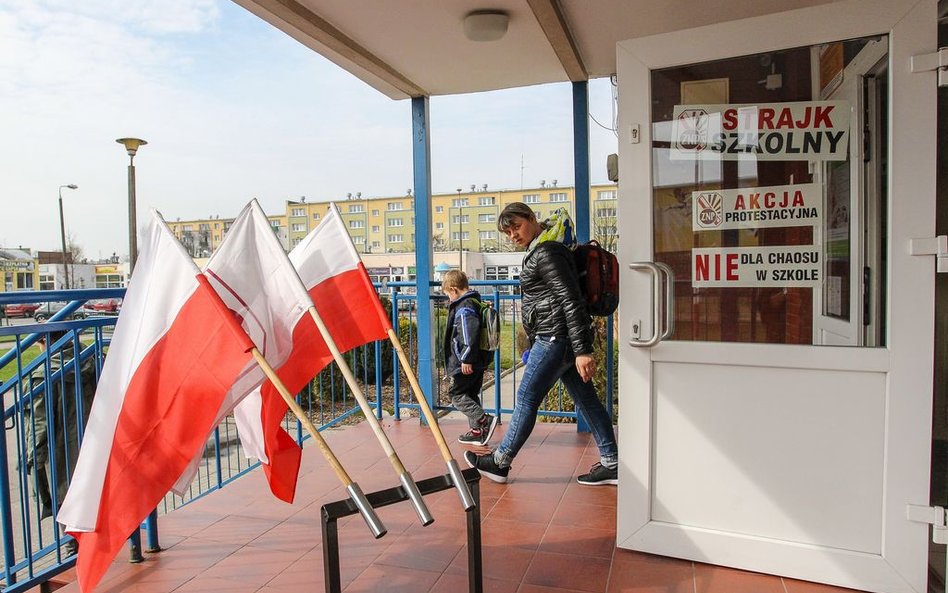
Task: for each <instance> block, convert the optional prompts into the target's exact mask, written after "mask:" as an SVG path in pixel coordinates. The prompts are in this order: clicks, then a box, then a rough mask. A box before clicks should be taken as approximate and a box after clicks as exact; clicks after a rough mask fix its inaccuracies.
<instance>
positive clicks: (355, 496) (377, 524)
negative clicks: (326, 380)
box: [251, 348, 387, 539]
mask: <svg viewBox="0 0 948 593" xmlns="http://www.w3.org/2000/svg"><path fill="white" fill-rule="evenodd" d="M251 352H252V354H253V357H254V360H256V361H257V364H258V365H260V368H261V369H263V372H264V374H266V376H267V378H268V379H269V380H270V382H271V383H273V386H274V387H276V389H277V391H279V392H280V395H281V396H283V401H285V402H286V405H287V406H289V407H290V409H291V410H292V411H293V414H295V415H296V418H297V419H298V420H299V421H300V422H301V423H302V424H303V426H305V427H306V431H307V432H309V434H310V436H311V437H313V440H314V441H315V442H316V445H317V446H318V447H319V451H320V452H321V453H322V454H323V457H325V458H326V461H328V462H329V465H330V467H332V469H333V471H334V472H336V476H337V477H338V478H339V481H341V482H342V484H343V486H345V487H346V492H347V493H348V494H349V498H350V499H352V502H353V503H354V504H355V506H356V508H357V509H359V513H361V514H362V518H363V519H365V523H366V525H368V526H369V529H370V530H371V531H372V535H374V536H375V538H376V539H378V538H380V537H382V536H383V535H385V533H386V532H387V530H386V529H385V526H384V525H382V521H381V520H380V519H379V518H378V515H376V514H375V509H373V508H372V505H371V504H369V501H368V499H367V498H366V497H365V494H364V493H363V492H362V489H361V488H359V485H358V484H356V483H355V482H353V481H352V478H350V477H349V474H348V472H346V470H345V468H344V467H342V464H341V463H340V462H339V459H338V458H337V457H336V455H335V453H333V452H332V449H330V448H329V444H328V443H326V440H325V439H324V438H323V435H322V434H321V433H320V432H319V431H318V430H316V427H315V426H314V425H313V423H312V422H311V421H310V419H309V417H308V416H307V415H306V412H304V411H303V408H301V407H300V405H299V404H298V403H296V398H295V397H294V396H293V395H292V394H291V393H290V392H289V390H287V388H286V386H285V385H284V384H283V381H281V380H280V378H279V377H278V376H277V375H276V373H275V372H274V371H273V367H271V366H270V363H268V362H267V359H266V358H264V357H263V355H262V354H260V351H259V350H257V349H256V348H254V349H253V350H252V351H251Z"/></svg>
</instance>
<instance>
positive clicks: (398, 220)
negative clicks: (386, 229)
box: [388, 218, 405, 226]
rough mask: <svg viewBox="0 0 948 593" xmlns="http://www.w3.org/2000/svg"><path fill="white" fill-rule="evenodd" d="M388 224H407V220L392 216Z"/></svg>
mask: <svg viewBox="0 0 948 593" xmlns="http://www.w3.org/2000/svg"><path fill="white" fill-rule="evenodd" d="M388 226H405V221H404V220H403V219H401V218H392V219H390V220H389V221H388Z"/></svg>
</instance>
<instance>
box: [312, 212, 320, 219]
mask: <svg viewBox="0 0 948 593" xmlns="http://www.w3.org/2000/svg"><path fill="white" fill-rule="evenodd" d="M313 220H319V212H313Z"/></svg>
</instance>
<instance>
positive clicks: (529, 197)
mask: <svg viewBox="0 0 948 593" xmlns="http://www.w3.org/2000/svg"><path fill="white" fill-rule="evenodd" d="M523 203H524V204H539V203H540V194H524V195H523Z"/></svg>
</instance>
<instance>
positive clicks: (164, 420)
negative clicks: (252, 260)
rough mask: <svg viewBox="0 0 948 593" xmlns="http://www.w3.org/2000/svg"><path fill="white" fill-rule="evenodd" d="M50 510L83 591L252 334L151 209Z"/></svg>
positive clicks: (208, 423) (184, 458)
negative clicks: (66, 480)
mask: <svg viewBox="0 0 948 593" xmlns="http://www.w3.org/2000/svg"><path fill="white" fill-rule="evenodd" d="M142 239H143V240H142V241H141V255H140V258H139V260H138V263H137V266H136V268H135V273H134V276H133V277H132V279H131V281H130V282H129V286H128V291H127V293H126V295H125V300H124V302H123V305H122V313H121V315H120V316H119V319H118V322H117V323H116V326H115V333H114V334H113V337H112V341H111V345H110V346H109V354H108V356H107V357H106V359H105V365H104V366H103V369H102V375H101V378H100V380H99V384H98V388H97V389H96V395H95V400H94V403H93V406H92V410H91V411H90V414H89V422H88V425H87V427H86V430H85V435H84V439H83V443H82V448H81V450H80V452H79V459H78V462H77V465H76V470H75V473H74V475H73V477H72V481H71V484H70V487H69V491H68V493H67V494H66V497H65V500H64V501H63V505H62V508H61V509H60V511H59V514H58V515H57V517H56V520H57V521H58V522H59V523H62V524H63V525H64V526H65V530H66V532H67V533H69V534H71V535H72V536H73V537H75V538H76V539H77V540H78V542H79V556H78V560H77V563H76V568H77V572H78V579H79V586H80V588H81V590H82V591H83V592H84V593H88V592H90V591H92V589H93V588H94V587H95V586H96V584H97V583H98V582H99V581H100V580H101V578H102V576H103V575H104V574H105V571H106V570H107V569H108V566H109V564H110V563H111V562H112V560H113V559H114V558H115V556H116V554H117V553H118V551H119V550H120V549H121V548H122V546H123V544H124V543H125V541H126V540H127V538H128V537H129V535H131V533H132V532H133V530H135V529H136V528H137V527H138V525H139V524H140V523H141V521H142V520H143V519H144V518H145V517H146V516H147V515H148V513H149V512H150V511H152V510H153V509H154V508H155V507H156V506H157V505H158V503H159V502H160V501H161V499H162V498H163V497H164V496H165V494H166V493H167V492H168V490H169V489H170V487H171V485H172V484H173V483H174V481H175V479H176V478H177V477H178V476H179V475H180V474H181V472H182V470H183V469H184V468H185V466H186V465H187V464H188V462H189V461H190V460H191V459H192V458H193V457H194V456H195V454H196V453H197V452H198V451H200V450H201V449H202V448H203V447H204V444H205V439H206V437H207V434H208V432H209V431H210V429H211V428H212V426H213V425H214V420H215V418H216V417H217V413H218V410H219V409H220V406H221V402H222V401H223V399H224V396H225V394H226V393H227V391H228V389H229V388H230V386H231V385H232V384H233V383H234V380H235V378H236V377H237V376H238V375H239V374H240V372H241V371H242V370H243V369H244V367H245V366H246V365H247V363H248V361H249V360H250V358H251V355H250V350H251V349H252V348H253V344H252V343H251V342H250V340H249V338H248V337H247V335H246V334H245V333H244V332H243V331H242V330H241V329H240V327H239V325H238V324H237V322H236V320H235V319H234V317H233V314H232V313H231V312H230V311H229V310H228V309H227V308H226V307H225V306H224V304H223V303H222V302H221V300H220V298H218V296H217V294H216V293H215V291H214V289H213V288H211V286H210V285H209V284H208V282H207V280H206V279H205V278H204V276H203V275H202V274H201V272H200V270H198V268H197V267H196V266H195V265H194V263H193V261H192V260H191V258H190V257H189V256H188V254H187V253H186V252H185V251H184V249H183V248H182V247H181V245H180V243H178V241H177V240H176V239H175V238H174V236H173V235H172V233H171V231H170V230H169V229H168V227H167V226H166V225H165V223H164V221H163V220H162V219H161V217H160V216H159V215H158V214H157V213H156V212H155V213H153V217H152V220H151V223H150V225H149V226H148V229H147V231H146V233H145V235H144V236H143V237H142Z"/></svg>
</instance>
